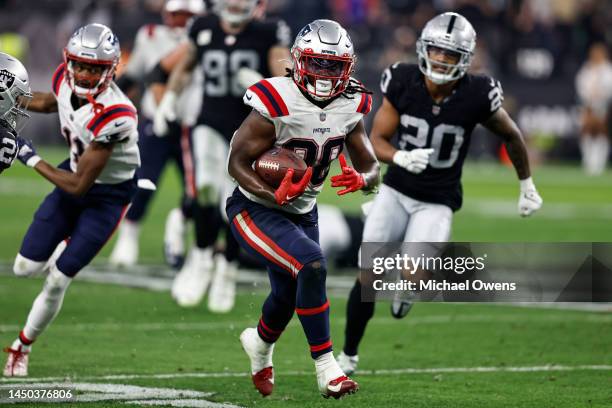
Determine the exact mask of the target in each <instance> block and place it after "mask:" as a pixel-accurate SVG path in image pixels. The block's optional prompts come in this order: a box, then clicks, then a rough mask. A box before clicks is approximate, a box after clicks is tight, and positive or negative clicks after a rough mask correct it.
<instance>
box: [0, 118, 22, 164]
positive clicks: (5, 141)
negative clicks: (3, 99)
mask: <svg viewBox="0 0 612 408" xmlns="http://www.w3.org/2000/svg"><path fill="white" fill-rule="evenodd" d="M17 153H18V149H17V136H16V134H15V131H14V130H13V128H11V127H10V126H9V124H8V123H6V122H5V121H4V120H0V173H2V172H3V171H4V170H6V169H8V168H9V167H11V164H12V163H13V161H14V160H15V157H17Z"/></svg>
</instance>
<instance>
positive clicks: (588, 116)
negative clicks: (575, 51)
mask: <svg viewBox="0 0 612 408" xmlns="http://www.w3.org/2000/svg"><path fill="white" fill-rule="evenodd" d="M576 92H577V94H578V97H579V98H580V103H581V104H582V122H581V129H580V151H581V153H582V166H583V168H584V170H585V171H586V173H587V174H589V175H592V176H594V175H600V174H602V173H603V172H604V170H605V169H606V164H607V162H608V155H609V154H610V139H609V131H608V120H609V114H610V102H611V101H612V63H610V59H609V57H608V49H607V47H606V45H605V44H603V43H596V44H593V45H592V46H591V48H590V49H589V58H588V60H587V61H586V62H585V63H584V65H583V66H582V68H580V71H578V75H576Z"/></svg>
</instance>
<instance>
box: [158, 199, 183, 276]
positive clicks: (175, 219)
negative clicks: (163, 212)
mask: <svg viewBox="0 0 612 408" xmlns="http://www.w3.org/2000/svg"><path fill="white" fill-rule="evenodd" d="M186 231H187V220H186V219H185V216H184V215H183V211H181V209H180V208H173V209H172V210H170V212H169V213H168V216H167V217H166V229H165V230H164V256H165V258H166V263H167V264H168V265H170V266H171V267H173V268H175V269H178V268H180V267H182V266H183V263H184V262H185V233H186Z"/></svg>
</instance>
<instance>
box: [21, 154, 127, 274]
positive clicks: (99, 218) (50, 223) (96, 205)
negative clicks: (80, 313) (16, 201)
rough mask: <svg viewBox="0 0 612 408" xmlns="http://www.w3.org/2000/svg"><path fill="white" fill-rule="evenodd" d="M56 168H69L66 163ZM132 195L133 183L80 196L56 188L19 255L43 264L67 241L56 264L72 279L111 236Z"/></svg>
mask: <svg viewBox="0 0 612 408" xmlns="http://www.w3.org/2000/svg"><path fill="white" fill-rule="evenodd" d="M59 167H60V168H63V169H65V170H67V169H69V167H68V161H65V162H64V163H62V164H61V165H60V166H59ZM135 192H136V182H135V180H129V181H125V182H123V183H119V184H94V185H93V187H91V189H90V190H89V191H88V192H87V193H86V194H85V195H84V196H83V197H76V196H74V195H71V194H68V193H66V192H64V191H62V190H60V189H59V188H55V189H54V190H53V191H52V192H51V193H49V195H47V197H45V199H44V200H43V202H42V203H41V204H40V206H39V207H38V210H37V211H36V213H35V214H34V220H33V221H32V224H30V227H29V228H28V231H27V232H26V235H25V237H24V238H23V242H22V244H21V249H20V250H19V253H20V254H21V255H22V256H24V257H26V258H28V259H31V260H33V261H36V262H44V261H46V260H48V259H49V257H50V256H51V254H53V251H54V250H55V248H56V247H57V245H58V244H59V243H60V242H61V241H63V240H68V242H67V246H66V249H65V250H64V252H62V254H61V255H60V257H59V258H58V259H57V262H56V265H57V268H58V269H59V270H60V271H61V272H62V273H64V274H65V275H67V276H70V277H73V276H75V275H76V274H77V273H78V272H79V271H80V270H81V269H83V268H84V267H85V266H86V265H87V264H89V263H90V262H91V260H92V259H93V258H94V257H95V256H96V255H97V254H98V252H100V250H101V249H102V247H103V246H104V244H106V242H107V241H108V240H109V238H110V237H111V236H112V234H113V232H114V231H115V229H116V228H117V226H118V225H119V222H120V221H121V219H122V218H123V216H124V215H125V213H126V211H127V207H128V204H129V203H130V200H131V199H132V197H133V196H134V193H135Z"/></svg>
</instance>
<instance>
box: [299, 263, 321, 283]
mask: <svg viewBox="0 0 612 408" xmlns="http://www.w3.org/2000/svg"><path fill="white" fill-rule="evenodd" d="M326 277H327V268H326V265H325V260H324V259H318V260H316V261H314V262H310V263H308V264H306V265H304V267H303V268H302V269H301V270H300V272H299V273H298V280H299V282H300V284H301V286H302V287H303V288H309V289H315V288H317V289H324V288H325V279H326Z"/></svg>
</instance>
